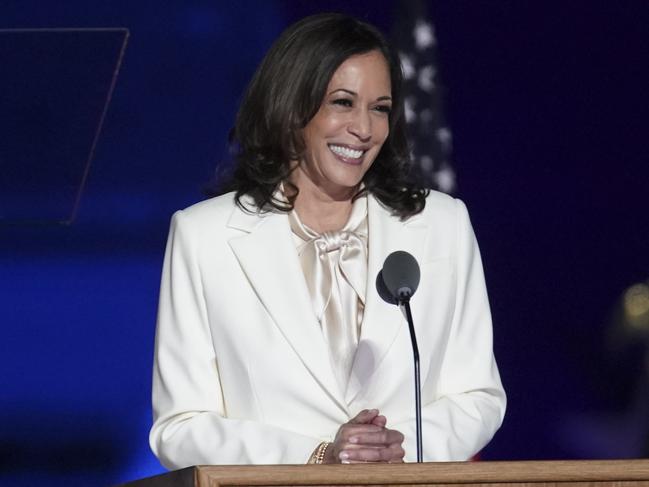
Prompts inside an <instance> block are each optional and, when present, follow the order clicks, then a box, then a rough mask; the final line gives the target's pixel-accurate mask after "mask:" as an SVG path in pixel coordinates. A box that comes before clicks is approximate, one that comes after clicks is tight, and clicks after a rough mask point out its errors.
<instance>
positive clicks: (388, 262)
mask: <svg viewBox="0 0 649 487" xmlns="http://www.w3.org/2000/svg"><path fill="white" fill-rule="evenodd" d="M420 277H421V273H420V271H419V264H417V260H416V259H415V258H414V257H413V256H412V255H410V254H409V253H408V252H404V251H403V250H397V251H396V252H392V253H391V254H390V255H388V256H387V258H386V259H385V262H384V263H383V269H382V270H381V271H380V272H379V273H378V275H377V276H376V290H377V291H378V293H379V296H381V298H383V300H384V301H386V302H387V303H390V304H396V305H398V306H400V307H403V308H404V309H405V311H406V319H407V320H408V329H409V330H410V342H411V343H412V355H413V360H414V365H415V418H416V429H417V463H421V462H422V461H423V459H422V452H423V442H422V435H421V379H420V372H419V347H417V337H416V335H415V325H414V322H413V320H412V313H411V312H410V298H412V296H413V294H415V291H416V290H417V287H419V279H420Z"/></svg>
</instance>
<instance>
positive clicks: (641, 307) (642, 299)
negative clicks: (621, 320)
mask: <svg viewBox="0 0 649 487" xmlns="http://www.w3.org/2000/svg"><path fill="white" fill-rule="evenodd" d="M624 315H625V317H626V322H627V323H628V324H629V326H631V327H633V328H636V329H642V330H646V331H649V285H647V284H644V283H639V284H634V285H633V286H631V287H629V288H628V289H627V290H626V291H625V292H624Z"/></svg>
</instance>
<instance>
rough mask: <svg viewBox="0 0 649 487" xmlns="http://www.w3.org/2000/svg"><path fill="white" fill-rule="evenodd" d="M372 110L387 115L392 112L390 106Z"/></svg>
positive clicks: (381, 106) (380, 106)
mask: <svg viewBox="0 0 649 487" xmlns="http://www.w3.org/2000/svg"><path fill="white" fill-rule="evenodd" d="M374 109H375V110H376V111H377V112H381V113H387V114H389V113H390V112H391V111H392V107H391V106H390V105H378V106H376V107H375V108H374Z"/></svg>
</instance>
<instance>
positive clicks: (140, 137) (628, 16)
mask: <svg viewBox="0 0 649 487" xmlns="http://www.w3.org/2000/svg"><path fill="white" fill-rule="evenodd" d="M407 6H408V5H407V4H406V3H405V2H397V1H388V2H376V1H357V2H342V1H318V2H306V1H304V2H300V1H297V0H267V1H257V2H255V1H250V0H241V1H238V2H221V1H178V0H177V1H168V2H126V1H111V2H81V1H78V0H69V1H66V2H46V1H40V2H39V1H33V0H23V1H11V0H9V1H3V2H2V3H1V4H0V29H18V28H22V29H29V28H97V27H111V28H115V27H124V28H128V29H129V30H130V39H129V42H128V48H127V49H126V51H125V55H124V58H123V62H122V65H121V71H120V74H119V78H118V79H117V83H116V85H115V89H114V92H113V96H112V101H111V103H110V106H109V108H108V111H107V114H106V117H105V119H104V124H103V130H102V132H101V135H100V137H99V138H98V140H97V145H96V150H95V157H94V160H93V162H92V165H91V167H90V171H89V173H88V177H87V180H86V184H85V188H84V191H83V193H82V194H81V196H80V198H79V199H78V203H79V204H78V207H77V211H76V219H75V220H74V221H73V223H72V224H70V225H61V224H59V225H56V224H31V225H24V224H23V225H15V224H14V225H0V330H1V332H0V483H1V484H2V485H15V486H27V485H36V484H37V483H42V484H43V485H53V486H57V485H61V486H63V485H65V486H71V485H106V484H110V483H116V482H120V481H126V480H130V479H135V478H138V477H143V476H147V475H152V474H155V473H158V472H161V471H162V468H161V467H160V465H159V464H158V462H157V460H156V459H155V458H154V457H153V455H152V454H151V453H150V451H149V447H148V441H147V435H148V429H149V426H150V423H151V410H150V403H149V395H150V376H151V370H150V368H151V362H152V347H153V337H154V329H155V314H156V302H157V293H158V284H159V277H160V270H161V264H162V257H163V251H164V245H165V241H166V233H167V229H168V224H169V219H170V216H171V214H172V212H173V211H174V210H176V209H179V208H183V207H186V206H188V205H190V204H192V203H194V202H196V201H199V200H200V199H201V198H202V194H201V189H202V188H203V186H204V184H205V183H206V182H208V181H209V180H210V179H211V178H212V176H213V173H214V170H215V168H216V165H217V163H218V162H219V161H222V160H224V159H226V158H227V146H226V143H225V140H226V136H227V132H228V129H229V127H230V126H231V124H232V121H233V117H234V115H235V112H236V107H237V103H238V100H239V99H240V96H241V93H242V90H243V89H244V86H245V84H246V82H247V80H248V79H249V77H250V76H251V74H252V72H253V70H254V68H255V66H256V63H257V62H258V61H259V60H260V59H261V57H262V56H263V54H264V52H265V50H266V49H267V48H268V47H269V45H270V43H271V41H272V40H273V39H274V38H275V37H276V36H277V35H278V34H279V33H280V31H281V30H282V29H283V28H284V27H286V26H287V25H288V24H289V23H291V22H292V21H294V20H296V19H298V18H300V17H302V16H304V15H307V14H311V13H315V12H320V11H330V10H335V11H342V12H347V13H351V14H353V15H356V16H358V17H361V18H365V19H367V20H369V21H371V22H373V23H375V24H377V25H379V26H380V27H381V28H382V29H383V30H384V31H386V32H388V33H390V34H391V35H394V36H395V38H396V39H398V40H399V42H400V43H402V44H401V46H402V50H403V52H404V53H405V54H406V55H407V56H409V59H408V61H407V62H408V63H409V68H411V69H414V71H413V73H414V74H413V76H415V77H414V78H412V80H416V81H417V83H415V84H416V85H417V86H414V85H413V87H414V88H415V89H419V92H418V93H417V94H414V95H413V98H412V100H411V101H412V107H411V108H412V109H413V114H411V115H412V116H413V119H412V120H413V124H412V127H413V130H415V131H418V136H417V137H418V139H417V141H418V142H417V144H418V145H417V147H416V150H417V151H419V152H420V153H419V154H417V156H418V158H419V160H420V163H421V166H422V168H423V169H424V171H425V172H426V171H427V174H429V175H431V183H435V184H438V185H439V186H441V187H443V188H445V189H447V190H451V191H453V194H455V195H456V196H458V197H461V198H462V199H464V200H465V201H466V203H467V204H468V207H469V210H470V213H471V216H472V219H473V224H474V227H475V230H476V234H477V236H478V240H479V243H480V246H481V250H482V255H483V260H484V265H485V272H486V277H487V283H488V287H489V292H490V299H491V304H492V309H493V318H494V327H495V348H496V356H497V359H498V362H499V365H500V369H501V374H502V378H503V382H504V384H505V387H506V389H507V392H508V396H509V407H508V411H507V416H506V418H505V423H504V426H503V427H502V429H501V430H500V431H499V432H498V433H497V435H496V437H495V439H494V440H493V441H492V443H491V444H490V445H489V446H488V447H487V448H486V449H485V450H484V451H483V452H482V454H481V458H483V459H499V460H500V459H502V460H504V459H579V458H629V457H641V456H647V455H648V454H649V356H648V351H647V349H648V337H649V287H648V286H647V284H648V281H647V280H648V279H649V210H648V208H649V197H648V195H649V155H648V154H649V151H648V141H649V103H648V102H647V87H648V86H649V62H648V61H649V30H648V27H647V26H648V25H649V2H646V1H644V0H636V1H631V0H630V1H626V2H616V1H613V0H609V1H598V0H588V1H586V0H576V1H571V2H563V1H559V0H543V1H541V0H531V1H526V2H519V1H515V0H500V1H498V0H497V1H482V0H453V1H430V2H429V3H428V4H427V5H426V7H427V8H428V13H429V14H430V19H429V20H432V22H433V23H434V29H429V28H428V27H427V25H425V24H421V23H420V24H408V21H409V20H408V19H407V18H406V19H404V16H403V12H404V11H405V9H406V7H407ZM413 29H414V30H413ZM415 31H416V32H418V34H417V36H418V37H416V38H415V41H414V42H415V43H414V45H413V44H412V43H413V37H412V33H413V32H415ZM12 39H15V37H13V38H12V37H10V36H8V35H7V33H6V32H0V53H2V55H3V56H5V57H4V59H3V60H0V61H2V62H1V63H0V79H2V78H3V77H5V78H6V77H8V76H9V75H10V74H12V73H13V74H15V72H14V71H12V69H13V68H14V67H15V66H14V65H15V61H8V59H13V58H11V53H12V52H13V51H12V49H13V44H12V43H13V42H15V41H14V40H12ZM408 42H410V44H411V45H410V46H408ZM417 43H418V44H417ZM413 46H414V47H413ZM104 47H105V49H108V51H109V52H110V53H112V54H109V55H115V53H116V52H118V51H119V45H118V44H111V45H105V46H104ZM424 48H425V49H424ZM426 49H428V50H427V51H426V52H425V53H424V54H425V55H426V56H430V60H432V61H436V64H429V62H432V61H430V60H426V59H424V60H421V59H419V58H417V56H420V55H423V54H422V53H423V51H424V50H426ZM102 52H103V51H101V49H99V50H97V52H96V55H97V56H100V55H101V53H102ZM14 54H15V52H14ZM92 54H93V51H90V52H88V50H87V49H86V51H84V52H83V53H79V54H75V55H74V56H78V58H75V59H76V62H75V59H69V60H68V61H69V62H68V65H69V66H71V68H70V69H71V70H72V71H70V73H71V74H70V75H69V83H68V84H67V86H68V91H69V90H70V89H72V90H75V89H77V88H78V89H79V90H80V91H79V93H80V94H79V97H78V99H77V100H76V102H77V105H79V107H80V108H79V110H81V111H83V110H84V108H85V109H87V110H90V108H92V107H90V106H89V105H88V104H86V103H83V102H82V101H79V100H82V95H81V91H82V90H81V87H82V86H85V85H84V82H89V81H88V79H86V78H84V76H86V77H87V76H89V74H87V73H96V72H97V70H96V69H94V68H93V69H89V70H88V69H87V70H86V71H85V72H86V75H84V74H83V73H84V71H83V69H81V71H80V72H79V73H80V74H78V75H77V74H73V73H74V69H73V68H74V67H75V66H76V68H79V66H86V67H87V66H92V59H93V56H92ZM104 54H105V53H104ZM84 56H85V57H84ZM428 66H431V69H428ZM97 69H99V68H97ZM109 78H110V77H109ZM84 80H85V81H84ZM49 81H50V80H49V79H48V78H47V76H45V77H41V78H40V79H39V85H40V86H41V87H43V86H45V87H46V88H47V87H48V83H49ZM24 82H25V83H28V82H31V81H29V80H24ZM13 83H14V84H15V83H16V82H15V81H14V82H13ZM413 83H414V81H413ZM0 84H1V83H0ZM5 86H7V83H5ZM12 86H13V85H12ZM440 86H444V91H440V90H439V88H440ZM70 87H71V88H70ZM431 87H432V88H434V90H433V91H434V93H432V92H431V90H430V89H429V88H431ZM107 89H108V87H107V85H106V86H103V88H102V90H103V91H101V93H99V94H97V93H95V95H96V96H95V99H100V100H104V101H105V97H106V94H107V91H106V90H107ZM5 90H6V91H5V92H4V93H0V106H2V107H5V108H4V109H5V110H8V109H7V108H6V107H12V106H13V108H14V110H15V109H16V108H15V104H14V105H12V100H8V99H7V98H8V97H9V94H11V93H12V91H11V89H9V88H5ZM84 93H85V92H84ZM72 98H74V97H72ZM14 101H15V100H14ZM442 104H443V105H444V112H443V115H440V112H438V111H436V110H437V108H439V107H440V106H441V105H442ZM427 107H428V108H431V110H429V111H426V108H427ZM61 109H64V108H61ZM93 110H95V112H93V113H95V115H96V114H97V113H101V110H102V105H101V104H98V105H97V106H95V107H94V108H93ZM50 112H51V113H50V114H54V115H56V114H57V113H59V114H60V111H57V109H56V107H54V108H52V107H50ZM14 115H15V113H14ZM80 116H81V115H80ZM7 117H8V115H7V113H0V119H2V120H4V123H2V124H0V126H1V127H2V133H0V146H2V147H8V146H11V147H12V149H11V150H7V151H6V152H4V153H0V187H2V189H1V190H0V191H2V192H4V194H3V195H0V201H1V202H3V204H4V205H5V206H7V207H9V208H13V210H16V208H17V207H18V209H20V208H25V205H29V204H30V202H33V201H40V200H42V199H43V198H44V197H45V201H46V202H47V196H46V195H47V194H48V193H47V191H48V190H47V188H48V186H49V185H51V183H52V182H53V181H56V178H57V177H59V176H60V175H61V172H60V171H57V170H56V167H52V166H50V165H47V164H42V165H40V166H38V164H37V165H35V166H34V167H33V168H31V169H29V171H28V176H29V181H31V183H30V184H31V186H29V187H25V188H23V187H21V186H20V185H19V183H18V181H17V179H16V176H15V174H16V171H17V169H16V166H15V165H14V166H11V164H12V162H11V161H10V160H9V159H8V157H9V155H11V154H13V155H14V156H15V155H16V154H20V153H22V151H21V150H20V148H21V147H31V146H32V145H38V144H43V143H44V139H47V138H48V137H50V139H51V140H49V141H48V140H45V142H48V143H50V144H52V145H51V147H54V146H56V141H57V140H58V139H57V137H59V135H57V134H58V132H62V133H64V132H66V130H67V131H68V132H67V139H66V140H79V141H81V140H82V138H83V141H84V143H88V142H92V140H93V136H92V133H90V134H86V133H84V132H83V131H81V130H79V131H77V129H78V128H77V127H74V122H72V121H69V122H68V123H69V124H71V125H70V126H69V127H68V126H65V127H61V126H60V125H59V124H57V127H58V129H60V130H58V131H57V132H56V133H52V132H47V133H46V135H43V133H41V132H38V131H37V130H36V129H37V127H40V125H41V122H42V120H40V118H39V117H38V112H35V113H32V114H30V117H31V118H29V117H27V118H24V117H23V118H22V119H21V120H22V123H14V122H11V123H8V122H7V120H9V119H8V118H7ZM70 117H71V118H69V119H68V120H72V119H74V117H73V116H72V115H70ZM43 123H44V122H43ZM61 123H63V122H61ZM30 124H32V125H30ZM32 126H33V128H34V130H33V131H32V130H31V127H32ZM40 128H42V127H40ZM70 130H71V131H72V133H73V134H79V135H78V137H77V139H75V137H70V132H69V131H70ZM422 130H423V131H424V132H423V136H422ZM426 130H429V131H430V134H431V135H430V140H433V141H434V142H433V143H431V146H430V147H427V144H428V143H429V142H430V140H428V141H427V138H426V136H425V134H426ZM47 134H49V135H47ZM64 135H65V134H64ZM61 136H63V135H61ZM451 138H452V141H453V143H452V150H451ZM2 140H4V142H2ZM3 144H4V145H3ZM12 144H13V145H12ZM68 149H69V150H71V151H72V150H73V149H74V148H70V147H66V150H68ZM12 151H13V152H12ZM14 162H15V161H14ZM32 162H34V161H32ZM21 167H22V166H21ZM9 168H12V169H11V171H10V170H9ZM76 171H77V173H79V174H81V173H82V172H83V167H82V166H81V167H80V169H79V168H77V169H76ZM79 171H81V172H79ZM75 174H76V173H75ZM12 175H13V176H12ZM12 177H13V178H14V179H13V180H12V179H11V178H12ZM3 181H4V186H1V185H2V184H3ZM30 188H31V189H30ZM64 190H65V188H63V187H62V188H61V191H64ZM30 191H31V193H30ZM44 195H45V196H44ZM51 198H52V205H54V204H59V203H60V201H58V200H57V198H62V200H65V198H68V200H69V201H72V202H74V201H75V198H76V195H75V194H74V193H73V192H72V193H70V194H68V195H67V196H65V195H63V194H62V193H60V192H59V193H56V192H55V194H54V195H53V196H51ZM70 198H71V199H70ZM68 200H66V201H68ZM12 202H13V203H12ZM16 202H18V203H16ZM12 205H13V207H12ZM45 209H47V210H51V209H52V208H51V207H50V205H48V204H45ZM6 211H7V209H6V208H4V209H3V208H0V216H2V215H3V214H4V213H3V212H6ZM44 211H45V210H44ZM5 216H6V215H5ZM422 319H423V317H422ZM420 346H421V345H420ZM407 354H408V351H404V360H408V359H409V356H408V355H407Z"/></svg>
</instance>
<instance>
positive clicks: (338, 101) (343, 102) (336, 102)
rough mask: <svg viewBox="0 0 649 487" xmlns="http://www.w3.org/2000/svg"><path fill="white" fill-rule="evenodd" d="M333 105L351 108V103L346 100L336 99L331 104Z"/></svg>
mask: <svg viewBox="0 0 649 487" xmlns="http://www.w3.org/2000/svg"><path fill="white" fill-rule="evenodd" d="M332 103H333V104H334V105H340V106H343V107H351V106H352V101H351V100H348V99H347V98H338V99H336V100H334V101H333V102H332Z"/></svg>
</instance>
